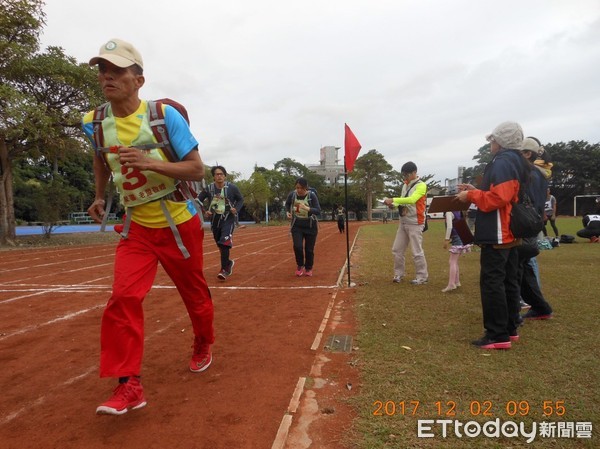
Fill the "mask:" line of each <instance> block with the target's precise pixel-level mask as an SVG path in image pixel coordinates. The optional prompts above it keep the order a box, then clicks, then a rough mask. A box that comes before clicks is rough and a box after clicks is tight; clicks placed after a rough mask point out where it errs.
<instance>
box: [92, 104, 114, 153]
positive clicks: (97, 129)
mask: <svg viewBox="0 0 600 449" xmlns="http://www.w3.org/2000/svg"><path fill="white" fill-rule="evenodd" d="M109 106H110V103H108V102H106V103H103V104H101V105H100V106H98V107H97V108H96V109H94V117H93V119H92V127H93V132H94V134H93V137H94V144H95V145H96V153H99V152H100V151H101V150H100V149H101V148H102V147H103V146H104V131H103V130H102V121H103V120H104V119H105V118H106V116H107V114H108V108H109Z"/></svg>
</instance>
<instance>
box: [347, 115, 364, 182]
mask: <svg viewBox="0 0 600 449" xmlns="http://www.w3.org/2000/svg"><path fill="white" fill-rule="evenodd" d="M344 126H345V127H346V137H345V139H344V157H345V165H346V171H347V172H351V171H352V170H353V169H354V162H355V161H356V158H357V157H358V152H359V151H360V149H361V148H362V147H361V146H360V143H358V139H357V138H356V136H355V135H354V134H353V133H352V131H351V130H350V128H349V127H348V125H346V124H345V123H344Z"/></svg>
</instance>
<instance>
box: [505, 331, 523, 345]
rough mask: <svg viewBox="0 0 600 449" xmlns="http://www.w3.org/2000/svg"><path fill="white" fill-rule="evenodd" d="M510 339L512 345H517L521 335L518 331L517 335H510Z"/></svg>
mask: <svg viewBox="0 0 600 449" xmlns="http://www.w3.org/2000/svg"><path fill="white" fill-rule="evenodd" d="M508 338H510V341H511V342H512V343H516V342H518V341H519V338H520V337H519V334H518V333H517V331H515V333H514V334H511V335H509V337H508Z"/></svg>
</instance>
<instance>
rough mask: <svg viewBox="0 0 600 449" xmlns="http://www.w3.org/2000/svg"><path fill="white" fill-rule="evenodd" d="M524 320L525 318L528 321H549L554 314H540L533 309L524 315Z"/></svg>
mask: <svg viewBox="0 0 600 449" xmlns="http://www.w3.org/2000/svg"><path fill="white" fill-rule="evenodd" d="M523 318H525V319H526V320H549V319H551V318H552V312H550V313H540V312H536V311H535V310H533V309H529V312H527V313H526V314H525V315H523Z"/></svg>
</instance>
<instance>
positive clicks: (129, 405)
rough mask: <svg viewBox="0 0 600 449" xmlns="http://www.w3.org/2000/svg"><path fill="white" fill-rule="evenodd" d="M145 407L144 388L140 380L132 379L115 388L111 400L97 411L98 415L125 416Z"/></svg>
mask: <svg viewBox="0 0 600 449" xmlns="http://www.w3.org/2000/svg"><path fill="white" fill-rule="evenodd" d="M145 406H146V399H145V398H144V388H143V387H142V384H141V383H140V380H139V379H138V378H136V377H131V378H130V379H129V380H128V381H127V382H125V383H122V384H121V383H120V384H119V386H118V387H117V388H115V391H113V394H112V396H111V397H110V399H109V400H108V401H106V402H104V403H102V404H101V405H100V406H99V407H98V408H97V409H96V414H98V415H123V414H125V413H127V412H128V411H129V410H136V409H138V408H142V407H145Z"/></svg>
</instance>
